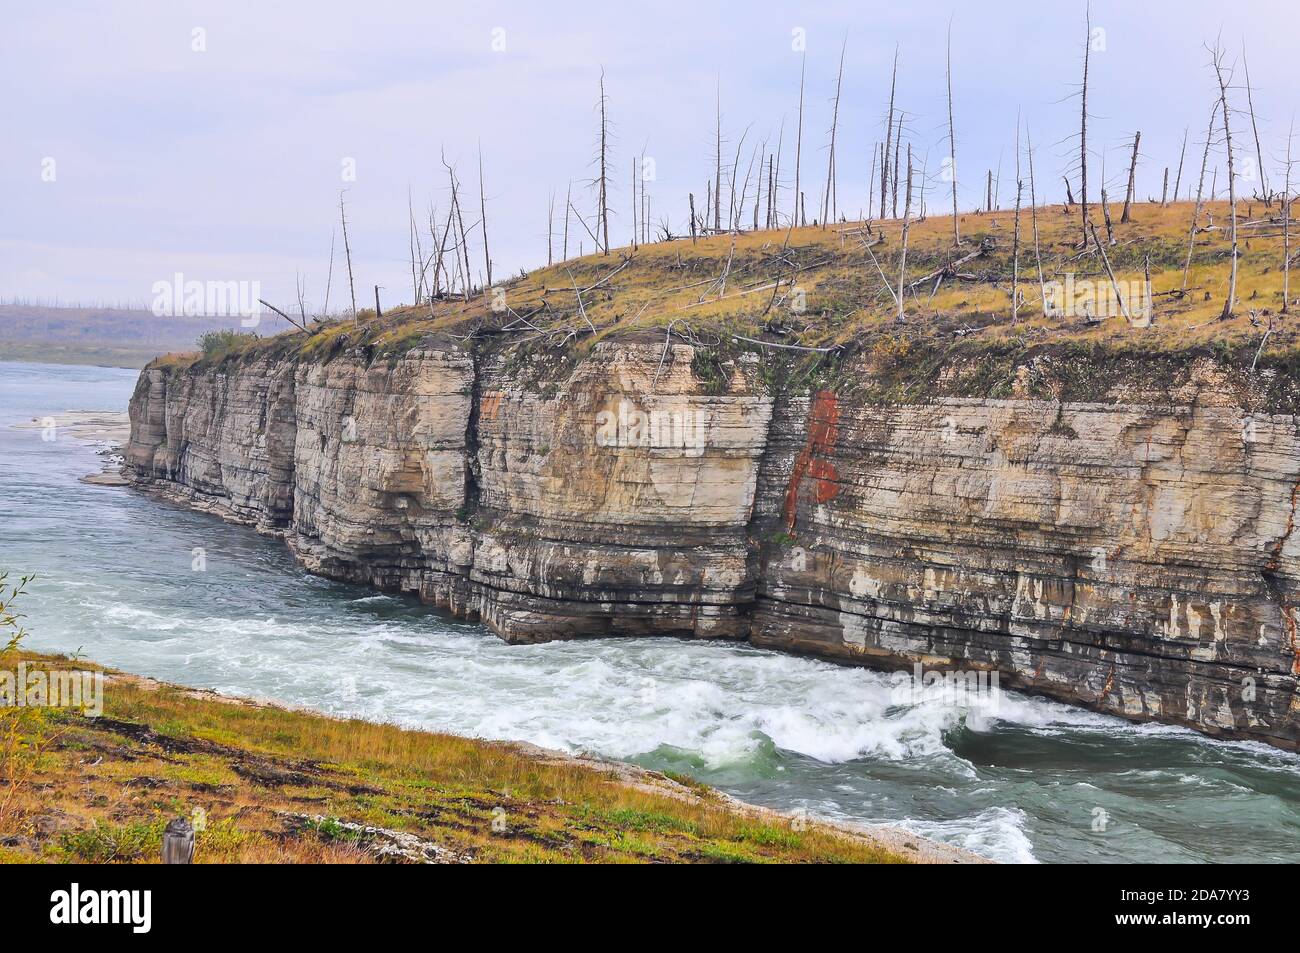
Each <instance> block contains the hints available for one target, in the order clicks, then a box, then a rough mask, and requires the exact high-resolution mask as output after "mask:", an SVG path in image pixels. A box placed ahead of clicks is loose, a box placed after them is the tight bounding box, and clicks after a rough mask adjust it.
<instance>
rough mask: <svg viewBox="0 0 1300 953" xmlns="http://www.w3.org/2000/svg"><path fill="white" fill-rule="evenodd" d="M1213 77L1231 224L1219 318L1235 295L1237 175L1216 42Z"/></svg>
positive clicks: (1229, 308) (1226, 315)
mask: <svg viewBox="0 0 1300 953" xmlns="http://www.w3.org/2000/svg"><path fill="white" fill-rule="evenodd" d="M1210 57H1211V63H1212V65H1213V66H1214V75H1215V78H1216V79H1217V80H1218V81H1219V105H1220V108H1221V110H1222V112H1223V139H1224V144H1225V148H1226V149H1227V151H1228V205H1229V207H1230V209H1231V213H1230V214H1231V216H1232V225H1231V230H1230V238H1231V242H1232V270H1231V271H1230V272H1229V273H1228V296H1227V298H1226V299H1225V300H1224V302H1223V313H1222V314H1221V315H1219V317H1220V319H1222V320H1227V319H1228V318H1231V317H1232V308H1233V302H1234V300H1235V299H1236V296H1237V181H1236V180H1237V177H1236V174H1235V171H1234V167H1233V160H1232V123H1231V121H1230V120H1229V118H1228V113H1229V109H1228V79H1229V78H1230V77H1229V78H1225V77H1224V75H1223V50H1222V49H1221V48H1220V47H1219V45H1218V44H1217V43H1216V44H1215V46H1214V49H1212V50H1211V51H1210Z"/></svg>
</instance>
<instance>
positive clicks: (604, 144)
mask: <svg viewBox="0 0 1300 953" xmlns="http://www.w3.org/2000/svg"><path fill="white" fill-rule="evenodd" d="M607 104H608V100H607V99H606V97H605V70H604V69H603V68H602V69H601V71H600V223H601V225H602V226H603V228H604V238H605V254H606V255H608V254H609V192H608V190H607V188H606V179H605V165H606V160H607V158H608V154H609V121H608V118H607V114H606V110H605V107H606V105H607Z"/></svg>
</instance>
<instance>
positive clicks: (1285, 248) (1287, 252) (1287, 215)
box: [1282, 117, 1295, 314]
mask: <svg viewBox="0 0 1300 953" xmlns="http://www.w3.org/2000/svg"><path fill="white" fill-rule="evenodd" d="M1294 139H1295V118H1294V117H1292V119H1291V126H1290V128H1289V129H1288V130H1287V134H1286V181H1285V182H1284V183H1283V186H1282V313H1283V314H1286V313H1288V311H1289V310H1290V307H1291V143H1292V140H1294Z"/></svg>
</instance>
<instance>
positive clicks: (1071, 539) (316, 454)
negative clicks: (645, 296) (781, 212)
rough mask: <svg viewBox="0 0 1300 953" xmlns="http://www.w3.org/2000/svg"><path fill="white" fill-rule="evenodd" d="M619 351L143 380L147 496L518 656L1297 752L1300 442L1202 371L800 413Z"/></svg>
mask: <svg viewBox="0 0 1300 953" xmlns="http://www.w3.org/2000/svg"><path fill="white" fill-rule="evenodd" d="M700 356H701V355H699V354H697V353H696V349H695V348H693V347H691V346H690V345H686V344H674V345H673V346H671V347H670V348H669V349H668V350H667V352H666V353H665V351H664V348H663V346H662V345H661V344H655V343H650V342H640V343H638V342H636V341H621V340H616V341H606V342H603V343H600V344H597V345H596V346H595V347H594V348H593V349H592V350H591V352H590V353H589V354H588V355H586V356H585V357H583V358H582V359H580V360H578V361H576V363H573V364H572V365H570V366H567V367H565V368H564V369H563V370H562V372H561V373H559V374H556V373H554V372H553V369H551V370H549V371H548V369H547V368H545V367H538V366H535V365H536V363H537V361H538V357H537V355H530V354H527V353H524V352H522V351H512V350H510V349H508V348H507V349H505V350H498V351H496V352H484V353H474V352H471V351H470V350H469V349H467V348H466V347H464V346H462V345H461V344H458V343H455V342H453V341H450V340H446V341H441V342H440V341H437V340H428V341H425V342H424V343H422V344H421V345H420V346H418V347H416V348H415V349H412V350H408V351H406V352H404V353H402V354H400V355H397V356H391V357H383V358H378V359H370V358H368V357H367V356H366V355H364V354H362V353H359V352H343V353H339V354H337V355H335V356H332V357H328V358H327V357H318V358H309V357H303V356H297V357H294V356H284V355H280V356H276V355H274V354H271V353H267V354H262V355H260V356H258V355H254V356H252V357H247V358H242V359H240V360H230V361H225V362H221V363H217V364H204V363H198V364H194V365H190V366H176V365H169V364H166V363H159V364H154V365H151V366H149V367H148V368H146V369H145V370H144V371H143V372H142V374H141V377H140V381H139V383H138V385H137V387H136V391H135V394H134V396H133V398H132V400H131V424H132V426H131V438H130V441H129V442H128V444H127V447H126V470H127V473H128V475H130V477H131V478H132V479H133V480H134V481H135V482H136V483H137V485H140V486H142V487H146V488H151V489H153V490H155V491H158V492H161V493H163V494H165V495H168V496H171V497H172V498H175V499H180V500H183V501H185V502H187V503H189V504H191V505H195V506H199V507H201V508H206V509H210V510H212V511H214V512H217V513H220V514H221V515H223V516H225V517H227V518H230V519H235V520H239V521H242V522H246V523H249V524H252V525H255V526H257V527H258V528H259V529H261V530H263V531H265V532H272V533H276V534H279V535H281V536H283V538H284V540H285V542H286V543H287V544H288V545H289V547H290V548H291V549H292V551H293V552H294V553H295V554H296V555H297V557H298V558H299V559H300V560H301V561H302V562H303V563H304V564H305V565H306V566H307V567H308V568H310V569H311V570H313V571H315V572H319V573H322V574H324V575H327V576H331V577H334V578H340V579H348V580H354V581H359V582H364V583H370V584H373V585H376V586H379V587H382V588H384V589H389V590H402V591H409V592H415V593H418V594H419V596H420V598H422V599H424V600H425V601H427V602H430V603H433V604H435V605H438V606H442V607H445V608H447V609H449V610H451V611H452V612H454V613H456V614H457V615H460V616H464V617H467V618H471V619H481V620H482V621H483V622H485V623H486V624H487V625H488V626H489V627H491V628H492V630H493V631H494V632H496V633H497V634H499V635H500V636H501V637H502V638H504V639H506V640H507V641H512V642H535V641H543V640H546V639H554V638H574V637H585V636H615V635H650V634H662V635H675V636H687V637H709V638H733V639H749V640H750V641H752V642H753V643H754V644H756V645H763V646H769V647H773V648H781V649H787V650H791V651H796V652H802V653H808V654H814V655H818V656H822V657H825V658H831V659H835V660H839V661H843V662H849V663H853V664H863V665H870V666H873V667H878V668H909V669H910V668H911V667H912V666H913V665H914V664H916V663H918V662H919V663H921V664H922V665H924V666H927V667H940V668H943V667H956V668H961V669H966V670H970V669H996V670H998V671H999V672H1001V673H1002V678H1003V684H1004V685H1011V686H1015V687H1017V688H1021V689H1023V690H1026V691H1029V692H1034V693H1038V694H1043V695H1048V696H1051V697H1054V698H1058V699H1061V700H1064V701H1069V702H1074V703H1077V704H1081V705H1085V706H1087V707H1090V708H1094V709H1097V710H1101V711H1106V712H1111V713H1114V714H1119V715H1124V716H1127V717H1130V718H1135V719H1154V720H1159V721H1163V722H1169V723H1174V724H1181V725H1187V726H1190V727H1193V728H1196V729H1199V730H1202V731H1205V732H1208V733H1210V734H1215V735H1223V736H1232V737H1240V738H1252V739H1257V740H1260V741H1265V742H1268V743H1271V744H1274V745H1278V746H1281V747H1286V748H1291V749H1295V748H1297V747H1300V729H1298V725H1300V719H1298V708H1300V700H1298V696H1297V672H1298V671H1300V663H1298V662H1297V634H1296V617H1295V611H1296V610H1295V605H1296V602H1297V600H1298V597H1297V589H1298V588H1300V586H1298V584H1297V581H1298V579H1300V562H1297V556H1298V554H1300V540H1298V539H1296V535H1297V534H1296V533H1295V532H1293V530H1294V526H1295V519H1296V514H1295V508H1296V503H1297V487H1298V486H1300V436H1298V434H1297V420H1296V418H1295V417H1294V416H1292V415H1289V414H1276V413H1259V412H1253V413H1252V412H1248V411H1247V410H1246V409H1244V408H1245V407H1246V406H1247V405H1246V403H1245V402H1243V401H1242V400H1241V398H1240V395H1239V394H1236V393H1235V392H1234V391H1233V390H1232V388H1229V387H1226V386H1223V382H1222V381H1221V380H1218V379H1217V378H1216V377H1215V374H1214V372H1213V369H1212V368H1208V367H1198V366H1189V367H1187V368H1186V369H1185V373H1184V379H1182V380H1179V381H1174V382H1170V386H1169V388H1167V389H1166V390H1165V391H1164V392H1163V396H1162V399H1161V400H1159V401H1156V400H1154V399H1153V398H1152V397H1151V396H1150V395H1149V394H1136V395H1134V394H1123V393H1120V394H1116V393H1109V394H1107V395H1106V399H1105V400H1102V401H1098V402H1093V403H1084V402H1069V401H1066V402H1061V401H1051V400H1041V399H1030V398H1029V397H1027V396H1025V397H1013V399H1005V400H992V399H974V398H961V397H948V398H937V397H932V398H930V399H927V400H924V401H923V402H922V401H918V402H915V403H896V402H893V403H891V402H885V401H882V400H880V399H879V398H873V397H872V396H870V394H871V393H872V391H871V388H870V387H861V386H857V385H859V384H861V383H862V381H864V380H866V379H868V378H869V377H870V374H871V369H870V367H868V366H865V365H864V366H861V367H855V366H852V364H851V363H850V364H847V365H845V366H843V367H841V368H840V369H839V373H838V378H837V380H836V381H834V382H831V383H829V384H827V385H826V386H818V387H812V388H808V387H804V388H803V389H802V390H801V389H799V388H797V387H794V386H792V385H789V384H788V383H787V382H785V381H782V380H780V375H779V374H775V373H773V370H772V368H771V367H770V366H768V365H767V363H766V362H765V360H764V358H763V357H762V356H761V355H760V354H757V353H754V352H747V353H740V354H736V355H733V356H731V357H730V358H728V359H724V360H721V361H720V362H715V364H714V365H712V367H713V373H711V374H709V375H704V376H703V377H702V376H701V374H700V373H699V369H700V365H699V358H700Z"/></svg>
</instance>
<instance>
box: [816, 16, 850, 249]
mask: <svg viewBox="0 0 1300 953" xmlns="http://www.w3.org/2000/svg"><path fill="white" fill-rule="evenodd" d="M848 45H849V40H848V37H845V38H844V42H843V44H842V45H841V46H840V68H839V71H838V73H837V74H836V76H835V102H834V106H832V108H831V146H830V152H829V153H828V154H827V156H826V195H825V198H824V199H823V200H822V227H823V228H825V227H826V223H827V222H828V221H829V220H830V218H831V216H832V215H834V214H835V211H836V209H835V205H834V192H835V189H834V182H835V132H836V128H837V127H838V125H839V121H840V90H841V89H842V88H843V85H844V52H845V50H847V49H848Z"/></svg>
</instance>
